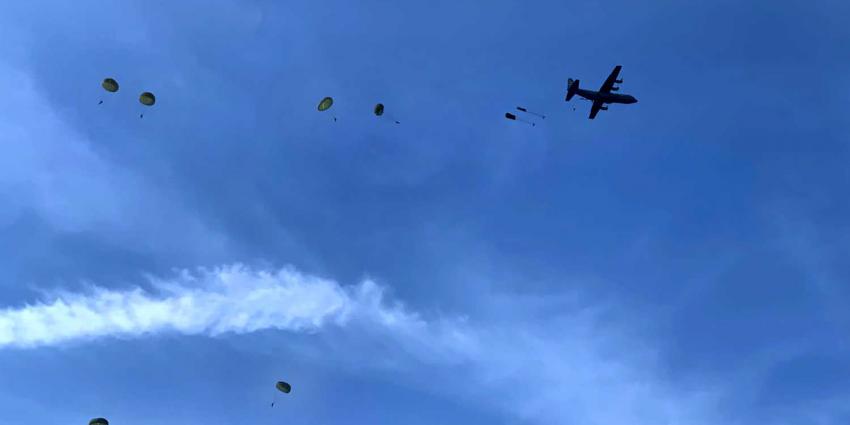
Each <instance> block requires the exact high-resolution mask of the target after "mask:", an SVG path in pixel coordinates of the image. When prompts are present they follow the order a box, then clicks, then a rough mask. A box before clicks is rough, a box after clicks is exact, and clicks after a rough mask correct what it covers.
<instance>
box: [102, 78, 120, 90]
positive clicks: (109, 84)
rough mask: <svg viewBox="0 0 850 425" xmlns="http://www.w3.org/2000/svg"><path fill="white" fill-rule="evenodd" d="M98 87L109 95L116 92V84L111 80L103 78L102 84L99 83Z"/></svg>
mask: <svg viewBox="0 0 850 425" xmlns="http://www.w3.org/2000/svg"><path fill="white" fill-rule="evenodd" d="M100 85H101V87H103V89H104V90H106V91H108V92H110V93H115V92H117V91H118V82H117V81H115V80H114V79H112V78H104V79H103V82H102V83H100Z"/></svg>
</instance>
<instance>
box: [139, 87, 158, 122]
mask: <svg viewBox="0 0 850 425" xmlns="http://www.w3.org/2000/svg"><path fill="white" fill-rule="evenodd" d="M139 103H141V104H142V105H145V106H153V105H154V103H156V96H154V95H153V93H151V92H149V91H146V92H144V93H142V94H140V95H139ZM144 116H145V114H144V113H142V114H141V115H139V118H144Z"/></svg>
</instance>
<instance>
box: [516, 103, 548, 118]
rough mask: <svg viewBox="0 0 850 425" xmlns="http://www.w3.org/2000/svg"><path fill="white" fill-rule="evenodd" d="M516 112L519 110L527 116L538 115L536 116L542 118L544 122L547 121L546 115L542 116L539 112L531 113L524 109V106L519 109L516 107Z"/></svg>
mask: <svg viewBox="0 0 850 425" xmlns="http://www.w3.org/2000/svg"><path fill="white" fill-rule="evenodd" d="M516 110H517V111H522V112H525V113H526V114H531V115H536V116H538V117H540V118H543V119H544V120H545V119H546V115H541V114H538V113H537V112H531V111H529V110H528V109H525V108H523V107H522V106H517V107H516Z"/></svg>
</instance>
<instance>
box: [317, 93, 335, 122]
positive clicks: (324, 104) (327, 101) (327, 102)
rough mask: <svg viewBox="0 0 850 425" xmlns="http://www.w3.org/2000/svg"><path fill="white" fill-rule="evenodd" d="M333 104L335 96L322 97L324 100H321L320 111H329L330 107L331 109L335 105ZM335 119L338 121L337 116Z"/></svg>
mask: <svg viewBox="0 0 850 425" xmlns="http://www.w3.org/2000/svg"><path fill="white" fill-rule="evenodd" d="M333 104H334V98H332V97H330V96H328V97H326V98H324V99H322V101H321V102H319V107H318V109H319V112H324V111H327V110H328V109H331V106H333ZM334 121H336V117H334Z"/></svg>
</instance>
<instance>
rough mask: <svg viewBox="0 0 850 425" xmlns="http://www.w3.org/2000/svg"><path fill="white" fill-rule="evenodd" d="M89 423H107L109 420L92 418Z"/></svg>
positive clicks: (103, 424)
mask: <svg viewBox="0 0 850 425" xmlns="http://www.w3.org/2000/svg"><path fill="white" fill-rule="evenodd" d="M89 425H109V421H107V420H106V419H104V418H94V419H92V420H90V421H89Z"/></svg>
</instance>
